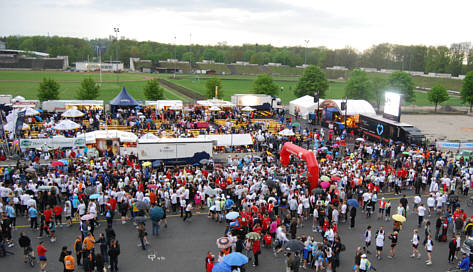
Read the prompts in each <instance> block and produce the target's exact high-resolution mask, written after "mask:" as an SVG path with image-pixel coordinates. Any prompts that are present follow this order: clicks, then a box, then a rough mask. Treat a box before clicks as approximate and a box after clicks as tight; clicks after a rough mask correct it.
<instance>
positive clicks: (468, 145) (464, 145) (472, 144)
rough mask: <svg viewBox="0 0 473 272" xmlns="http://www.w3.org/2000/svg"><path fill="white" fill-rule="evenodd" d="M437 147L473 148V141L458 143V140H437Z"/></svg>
mask: <svg viewBox="0 0 473 272" xmlns="http://www.w3.org/2000/svg"><path fill="white" fill-rule="evenodd" d="M435 146H436V147H437V148H447V149H469V150H473V142H468V143H457V142H437V143H435Z"/></svg>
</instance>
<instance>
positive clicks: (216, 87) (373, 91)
mask: <svg viewBox="0 0 473 272" xmlns="http://www.w3.org/2000/svg"><path fill="white" fill-rule="evenodd" d="M59 88H60V85H59V83H57V82H56V81H55V80H53V79H46V78H44V79H43V82H41V83H40V85H39V93H38V97H39V99H40V100H41V101H44V100H54V99H59ZM328 88H329V82H328V80H327V78H326V76H325V74H324V72H323V71H322V70H321V69H320V67H318V66H315V65H310V66H308V67H307V68H306V69H305V70H304V73H303V74H302V76H301V77H300V78H299V79H298V82H297V85H296V88H295V89H294V94H295V95H296V96H297V97H301V96H304V95H312V96H313V95H315V94H317V95H318V96H319V97H320V98H325V97H326V93H327V90H328ZM414 88H415V85H414V82H413V79H412V76H411V75H410V74H408V73H407V72H402V71H396V72H393V73H391V74H390V76H389V77H388V78H387V79H385V78H382V77H373V78H370V77H368V74H367V73H366V72H365V71H362V70H359V69H355V70H354V71H353V72H352V73H351V75H350V78H349V79H348V81H347V85H346V89H345V95H346V97H347V98H348V99H365V100H368V101H371V102H373V103H374V104H375V106H376V107H377V108H378V110H379V107H380V105H381V102H382V101H381V100H382V97H383V93H384V92H385V91H386V90H388V89H389V90H394V91H397V92H399V93H400V94H402V97H403V100H405V101H407V102H412V101H414V99H415V93H414ZM206 89H207V93H206V95H207V97H208V98H213V97H218V98H222V97H223V85H222V82H221V80H220V79H219V78H217V77H213V78H210V79H208V80H207V81H206ZM279 89H280V87H279V86H277V85H276V84H275V82H274V80H273V77H272V76H271V75H269V74H262V75H258V77H256V79H255V80H254V83H253V90H254V92H255V93H257V94H267V95H272V96H275V95H276V94H277V92H278V91H279ZM99 92H100V86H99V85H98V84H97V83H96V82H95V81H94V80H93V79H92V78H85V79H83V80H82V82H81V84H80V88H79V89H78V92H77V99H82V100H87V99H89V100H93V99H97V98H98V97H99V94H100V93H99ZM143 93H144V96H145V97H146V99H149V100H158V99H163V88H162V87H161V86H160V85H159V82H158V80H157V79H151V80H148V81H147V83H146V85H145V87H144V89H143ZM460 96H461V98H462V100H463V102H464V103H466V104H468V105H469V106H470V111H471V108H472V106H473V71H470V72H468V73H467V75H466V77H465V79H464V80H463V86H462V90H461V92H460ZM428 99H429V101H431V102H432V103H433V104H434V105H435V110H436V111H437V106H438V104H440V103H442V102H444V101H447V100H448V99H449V94H448V92H447V89H446V88H445V87H444V86H442V85H436V86H434V87H433V88H432V89H430V90H429V91H428Z"/></svg>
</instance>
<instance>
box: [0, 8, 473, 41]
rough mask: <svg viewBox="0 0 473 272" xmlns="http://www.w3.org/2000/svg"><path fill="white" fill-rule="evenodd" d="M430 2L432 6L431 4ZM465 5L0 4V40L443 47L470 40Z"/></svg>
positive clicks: (468, 13) (468, 11)
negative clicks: (116, 34) (8, 37)
mask: <svg viewBox="0 0 473 272" xmlns="http://www.w3.org/2000/svg"><path fill="white" fill-rule="evenodd" d="M437 3H438V4H437ZM472 8H473V1H468V0H465V1H464V0H457V1H436V0H433V1H432V0H430V1H424V0H397V1H386V0H359V1H354V0H328V1H327V0H324V1H319V0H273V1H266V0H181V1H180V0H14V1H7V0H0V26H1V27H0V36H5V35H48V33H49V35H59V36H72V37H81V38H105V37H108V36H109V35H111V34H113V35H114V32H113V28H114V27H117V26H118V27H119V29H120V33H119V36H124V37H126V38H130V39H136V40H140V41H141V40H152V41H158V42H164V43H174V37H176V42H177V43H178V44H189V43H190V42H192V43H198V44H217V43H218V42H227V43H228V44H230V45H239V44H243V43H258V44H272V45H275V46H285V45H287V46H295V45H302V46H305V40H309V43H308V46H309V47H315V46H326V47H329V48H343V47H345V46H352V47H354V48H357V49H359V50H363V49H366V48H369V47H370V46H371V45H373V44H378V43H382V42H389V43H395V44H405V45H410V44H424V45H450V44H451V43H454V42H464V41H471V40H472V38H471V37H472V34H471V31H469V30H470V29H471V27H470V26H471V17H470V13H471V10H472Z"/></svg>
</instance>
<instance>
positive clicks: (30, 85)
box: [0, 71, 188, 103]
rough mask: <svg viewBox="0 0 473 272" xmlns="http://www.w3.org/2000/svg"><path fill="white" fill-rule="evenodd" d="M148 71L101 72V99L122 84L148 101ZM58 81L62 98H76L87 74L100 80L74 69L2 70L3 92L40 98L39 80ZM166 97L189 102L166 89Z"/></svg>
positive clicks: (0, 85) (0, 86) (106, 98)
mask: <svg viewBox="0 0 473 272" xmlns="http://www.w3.org/2000/svg"><path fill="white" fill-rule="evenodd" d="M149 76H150V75H149V74H148V75H147V74H128V73H123V74H119V83H117V82H116V80H117V76H116V74H113V73H102V80H103V81H104V82H103V83H102V87H101V89H100V96H99V99H100V100H104V101H105V102H106V103H107V102H108V101H110V100H111V99H113V98H114V97H115V96H116V95H117V94H118V93H119V92H120V91H121V89H122V88H123V87H125V88H126V89H127V91H128V92H129V93H130V94H131V95H132V96H133V97H134V98H135V99H137V100H145V97H144V94H143V88H144V86H145V84H146V80H145V77H149ZM44 77H46V78H52V79H54V80H57V81H58V82H59V85H60V89H59V90H60V95H59V97H60V99H76V93H77V90H78V88H79V86H80V81H81V80H82V79H83V78H86V77H92V78H93V79H95V80H96V81H97V82H98V81H99V79H100V75H99V73H71V72H31V71H25V72H16V71H15V72H10V71H5V72H0V94H12V95H13V96H17V95H21V96H24V97H25V98H26V99H37V96H38V87H39V82H40V81H41V80H42V79H43V78H44ZM164 98H165V99H178V100H184V101H187V100H188V99H187V98H185V97H183V96H181V95H179V94H177V93H175V92H173V91H171V90H169V89H166V88H165V89H164Z"/></svg>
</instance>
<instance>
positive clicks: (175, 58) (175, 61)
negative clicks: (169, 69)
mask: <svg viewBox="0 0 473 272" xmlns="http://www.w3.org/2000/svg"><path fill="white" fill-rule="evenodd" d="M176 69H177V57H176V36H174V78H176Z"/></svg>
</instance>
